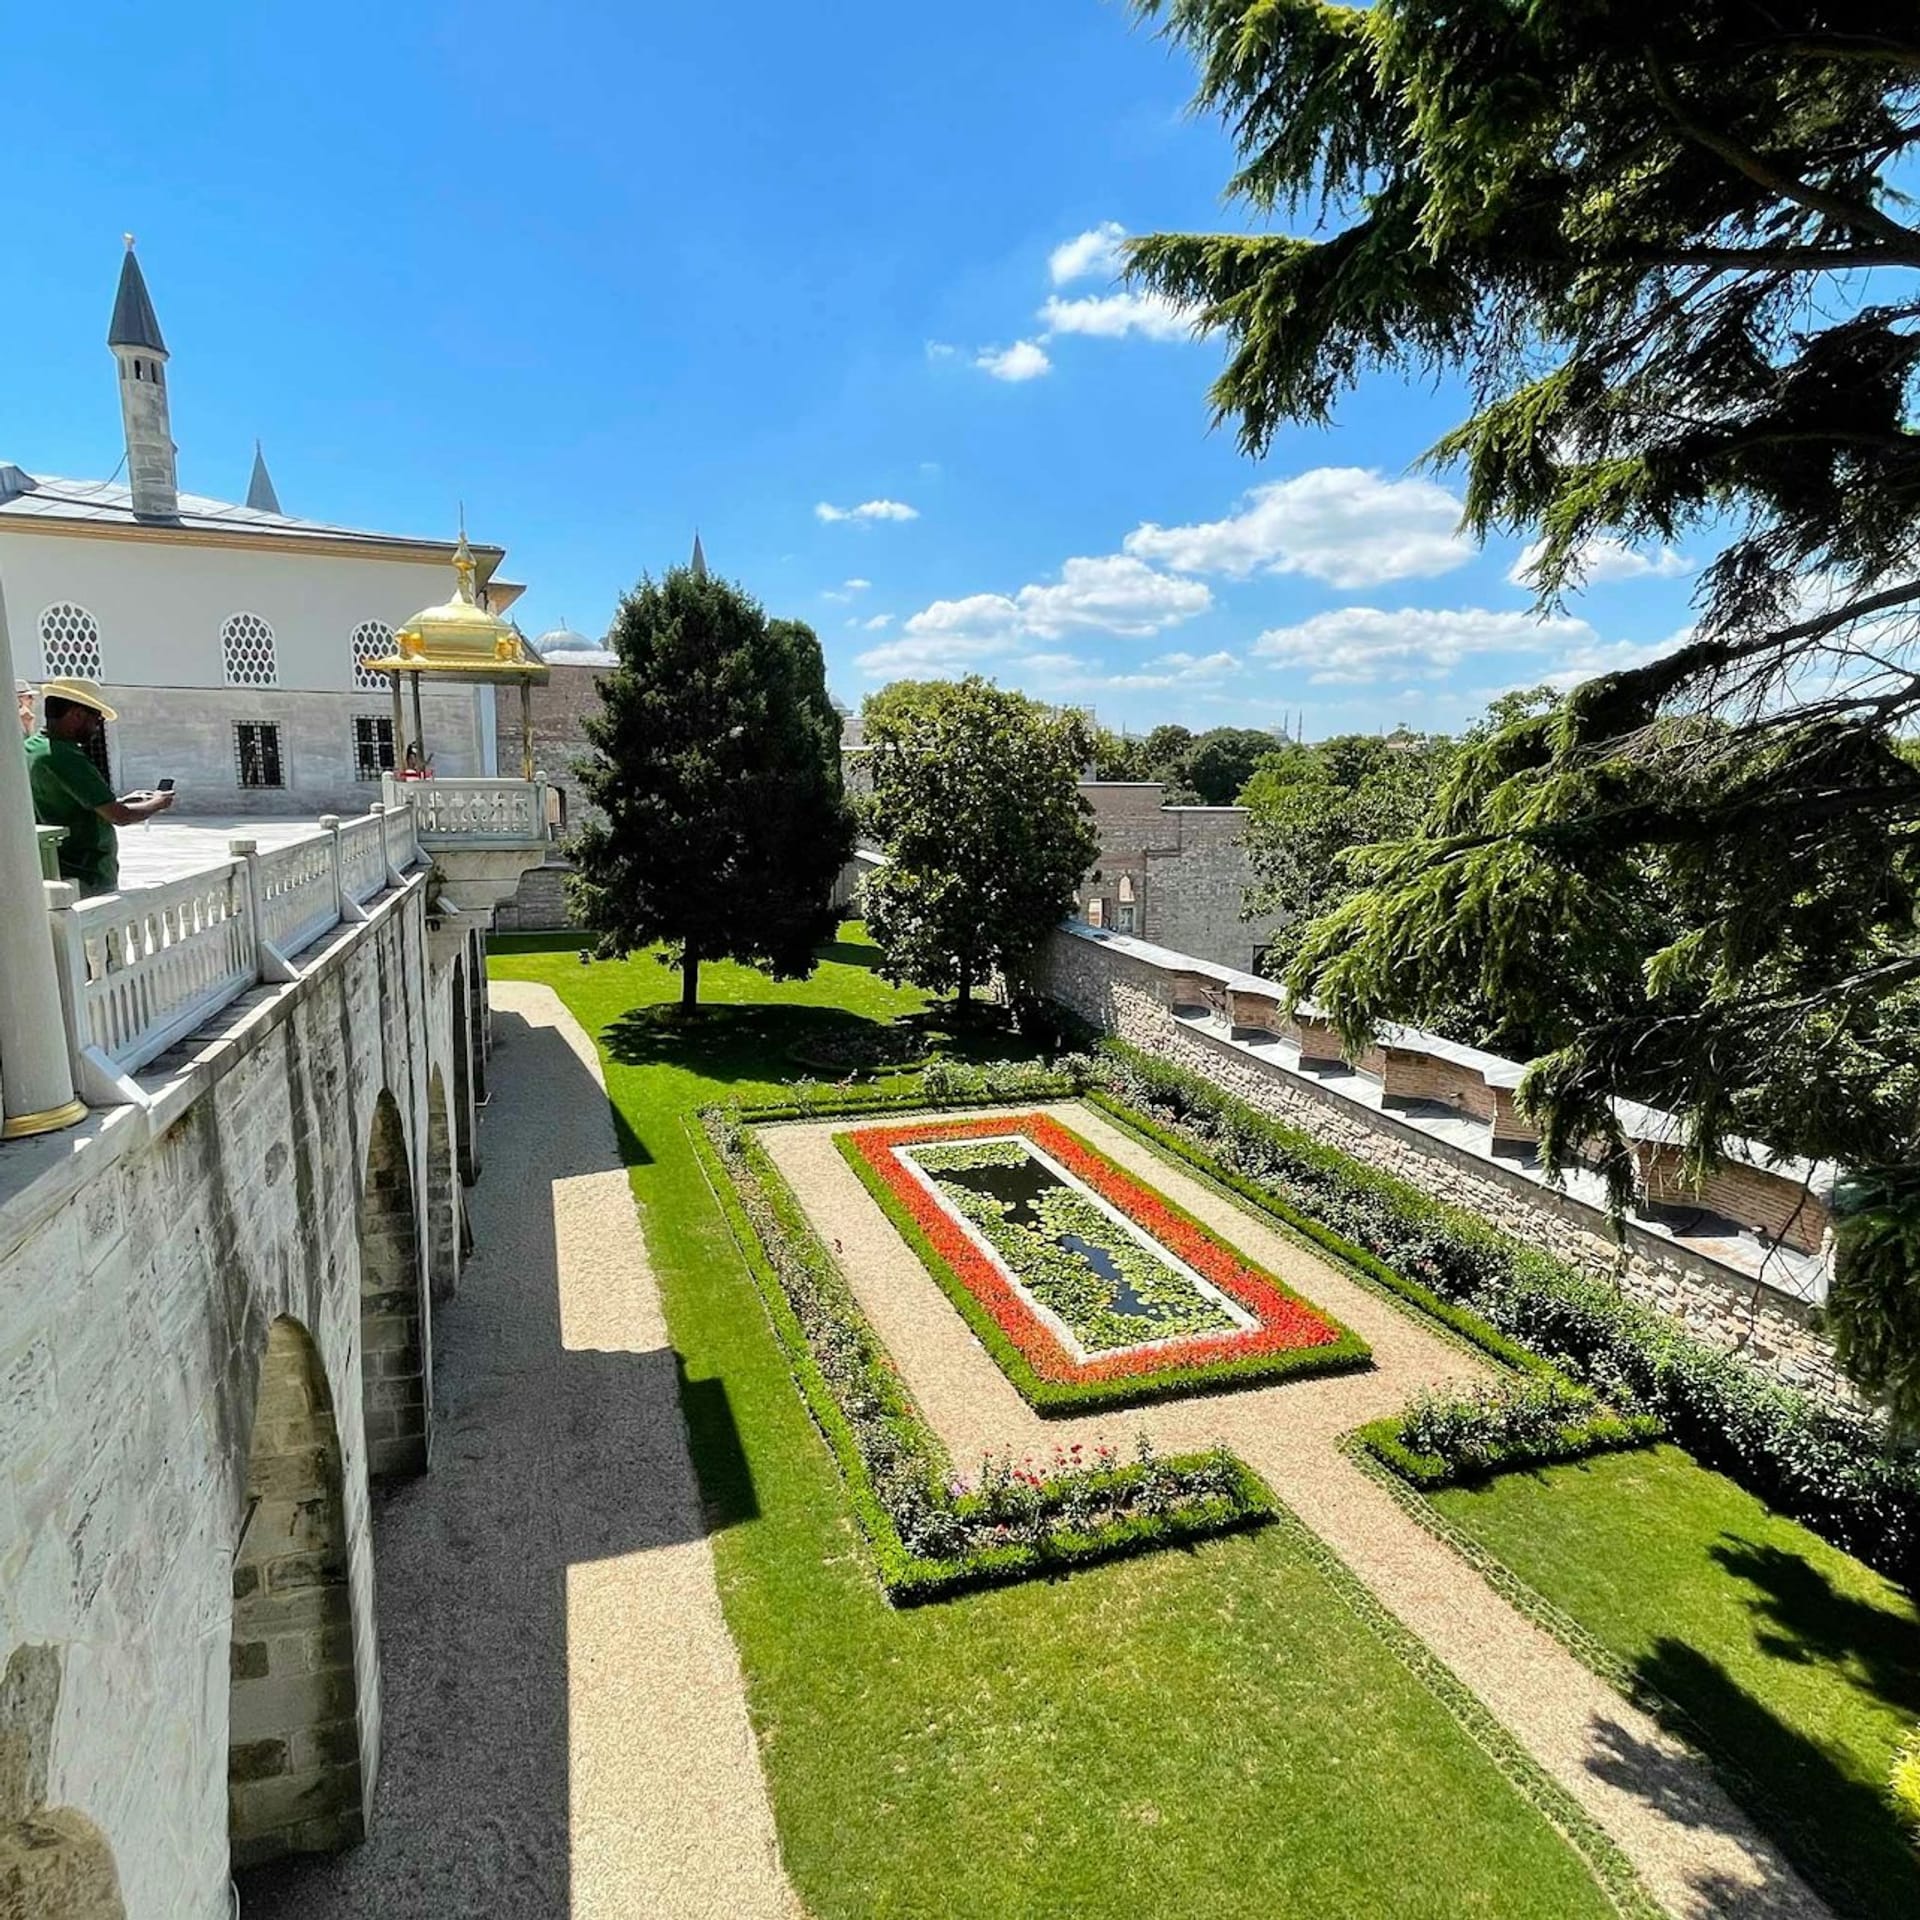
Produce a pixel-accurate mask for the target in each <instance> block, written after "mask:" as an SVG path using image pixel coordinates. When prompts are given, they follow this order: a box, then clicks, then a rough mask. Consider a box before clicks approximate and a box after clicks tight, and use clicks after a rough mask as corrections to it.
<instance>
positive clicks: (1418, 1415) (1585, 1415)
mask: <svg viewBox="0 0 1920 1920" xmlns="http://www.w3.org/2000/svg"><path fill="white" fill-rule="evenodd" d="M1660 1431H1661V1428H1660V1422H1659V1421H1658V1420H1657V1419H1655V1418H1654V1417H1653V1416H1652V1415H1651V1414H1644V1413H1642V1414H1629V1415H1627V1416H1625V1417H1622V1416H1621V1415H1619V1414H1615V1413H1612V1412H1610V1411H1609V1410H1608V1409H1607V1408H1605V1407H1604V1406H1602V1405H1601V1403H1600V1400H1599V1397H1598V1395H1596V1394H1595V1393H1594V1392H1593V1390H1592V1389H1591V1388H1590V1387H1583V1386H1580V1385H1578V1384H1577V1383H1575V1382H1572V1381H1568V1380H1566V1379H1564V1378H1562V1377H1561V1376H1559V1375H1557V1374H1533V1375H1526V1376H1522V1377H1519V1378H1515V1377H1513V1376H1511V1375H1509V1376H1507V1377H1505V1378H1502V1379H1498V1380H1490V1381H1487V1382H1485V1383H1483V1384H1481V1385H1478V1386H1474V1387H1470V1388H1467V1389H1465V1390H1463V1391H1451V1392H1442V1391H1438V1390H1429V1391H1427V1392H1424V1393H1422V1394H1420V1395H1419V1396H1418V1397H1417V1398H1416V1399H1415V1400H1414V1401H1413V1403H1412V1404H1411V1405H1410V1406H1409V1407H1407V1409H1406V1410H1405V1411H1404V1412H1403V1413H1398V1414H1395V1415H1394V1416H1393V1417H1392V1418H1391V1419H1387V1420H1380V1421H1376V1422H1375V1423H1374V1424H1373V1425H1371V1426H1369V1427H1363V1428H1362V1429H1361V1431H1360V1435H1359V1438H1360V1440H1361V1443H1362V1444H1363V1445H1364V1446H1365V1447H1366V1448H1367V1449H1368V1451H1369V1452H1371V1453H1372V1454H1373V1455H1374V1457H1375V1458H1376V1459H1379V1460H1382V1461H1384V1462H1385V1463H1386V1464H1387V1465H1388V1466H1390V1467H1392V1468H1393V1469H1394V1471H1395V1472H1396V1473H1398V1474H1400V1475H1401V1476H1402V1477H1403V1478H1404V1479H1407V1480H1410V1481H1412V1483H1413V1484H1414V1485H1415V1486H1417V1487H1420V1488H1423V1489H1432V1488H1434V1487H1443V1486H1449V1485H1451V1484H1452V1483H1453V1482H1455V1481H1458V1480H1470V1479H1475V1478H1479V1477H1482V1476H1484V1475H1487V1474H1491V1473H1498V1472H1501V1471H1503V1470H1504V1469H1506V1468H1509V1467H1522V1466H1541V1465H1544V1464H1545V1463H1546V1462H1548V1461H1551V1460H1581V1459H1585V1458H1586V1457H1587V1456H1588V1455H1589V1454H1594V1453H1601V1452H1609V1451H1612V1450H1614V1449H1617V1448H1621V1447H1637V1446H1645V1445H1647V1444H1649V1443H1650V1442H1652V1441H1654V1440H1657V1439H1658V1438H1659V1437H1660Z"/></svg>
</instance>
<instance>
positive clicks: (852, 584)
mask: <svg viewBox="0 0 1920 1920" xmlns="http://www.w3.org/2000/svg"><path fill="white" fill-rule="evenodd" d="M840 584H841V585H842V586H843V587H845V588H846V590H847V591H848V592H849V593H865V592H866V590H867V589H868V588H869V587H870V586H872V585H873V582H872V581H871V580H859V579H854V580H843V581H841V583H840Z"/></svg>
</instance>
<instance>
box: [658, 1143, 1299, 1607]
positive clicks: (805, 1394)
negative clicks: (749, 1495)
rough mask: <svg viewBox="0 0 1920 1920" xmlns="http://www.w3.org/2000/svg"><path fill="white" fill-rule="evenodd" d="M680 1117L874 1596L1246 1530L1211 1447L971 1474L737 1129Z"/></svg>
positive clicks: (1259, 1516)
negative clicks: (775, 1341)
mask: <svg viewBox="0 0 1920 1920" xmlns="http://www.w3.org/2000/svg"><path fill="white" fill-rule="evenodd" d="M755 1117H756V1116H755V1115H753V1114H751V1113H748V1114H719V1113H714V1114H709V1115H707V1116H705V1119H704V1123H703V1124H701V1125H698V1126H695V1125H689V1128H688V1132H689V1136H690V1138H691V1140H692V1143H693V1146H694V1149H695V1152H696V1154H697V1155H698V1156H699V1159H700V1161H701V1164H702V1166H703V1167H704V1168H705V1170H706V1173H707V1178H708V1181H709V1183H710V1185H711V1186H712V1188H713V1192H714V1197H715V1198H716V1200H717V1201H718V1202H719V1204H720V1207H721V1211H722V1212H723V1213H724V1215H725V1216H726V1218H727V1222H728V1225H729V1227H730V1228H731V1230H732V1232H733V1235H734V1238H735V1240H736V1242H737V1243H738V1244H739V1247H740V1250H741V1253H742V1255H743V1256H744V1257H745V1260H746V1263H747V1267H748V1270H749V1272H750V1273H751V1274H752V1276H753V1280H754V1284H755V1286H756V1288H757V1289H758V1290H759V1293H760V1296H761V1300H762V1303H763V1304H764V1306H765V1307H766V1310H767V1318H768V1320H769V1322H770V1323H771V1325H772V1327H773V1330H774V1333H775V1334H776V1336H777V1337H778V1338H779V1340H780V1343H781V1345H782V1347H783V1348H784V1349H785V1350H786V1354H787V1358H788V1363H789V1365H790V1366H791V1368H792V1370H793V1377H794V1382H795V1384H796V1385H797V1386H798V1388H799V1389H800V1394H801V1398H802V1399H803V1400H804V1401H805V1402H806V1404H807V1408H808V1411H809V1412H810V1413H811V1414H812V1415H813V1418H814V1421H815V1424H816V1425H817V1426H818V1427H819V1429H820V1432H821V1435H822V1437H823V1438H824V1439H825V1440H826V1443H827V1446H828V1449H829V1450H830V1451H831V1453H832V1454H833V1456H834V1459H835V1461H836V1462H837V1464H838V1465H839V1468H840V1471H841V1474H842V1475H843V1477H844V1478H845V1480H846V1483H847V1489H848V1492H849V1494H850V1496H851V1498H852V1504H853V1508H854V1511H855V1513H856V1514H857V1515H858V1516H859V1519H860V1523H861V1526H862V1528H863V1529H864V1530H865V1533H866V1536H867V1539H868V1542H869V1544H870V1546H871V1548H872V1550H873V1555H874V1560H875V1563H876V1567H877V1571H878V1573H879V1577H880V1583H881V1585H882V1587H883V1588H884V1589H885V1590H886V1593H887V1596H888V1598H889V1599H891V1600H893V1601H894V1602H895V1603H896V1604H899V1605H907V1604H912V1603H917V1602H920V1601H925V1600H934V1599H940V1598H943V1597H945V1596H947V1595H949V1594H952V1593H957V1592H961V1591H964V1590H965V1589H967V1588H970V1587H979V1586H986V1585H997V1584H1004V1583H1006V1582H1009V1581H1015V1580H1025V1579H1030V1578H1032V1577H1034V1576H1035V1575H1039V1574H1046V1573H1057V1572H1061V1571H1064V1570H1066V1569H1068V1568H1071V1567H1075V1566H1083V1565H1087V1564H1089V1563H1092V1562H1095V1561H1100V1560H1111V1559H1115V1558H1117V1557H1120V1556H1122V1555H1126V1554H1134V1553H1142V1552H1146V1551H1149V1550H1151V1549H1153V1548H1156V1547H1161V1546H1173V1545H1178V1544H1182V1543H1185V1542H1188V1541H1192V1540H1196V1539H1201V1538H1204V1537H1206V1536H1208V1535H1212V1534H1219V1533H1230V1532H1235V1531H1238V1530H1240V1529H1244V1528H1247V1527H1253V1526H1259V1525H1262V1524H1264V1523H1265V1522H1266V1521H1268V1520H1270V1519H1272V1518H1273V1515H1274V1506H1273V1501H1272V1496H1271V1495H1270V1494H1269V1493H1268V1491H1267V1489H1266V1487H1265V1485H1264V1484H1263V1483H1262V1481H1261V1480H1260V1478H1259V1476H1258V1475H1257V1474H1255V1473H1254V1472H1253V1471H1252V1470H1251V1469H1250V1468H1249V1467H1247V1466H1246V1465H1245V1464H1244V1463H1243V1462H1241V1461H1240V1460H1238V1459H1237V1458H1235V1456H1234V1455H1233V1454H1231V1453H1229V1452H1228V1451H1227V1450H1226V1449H1225V1448H1224V1447H1215V1448H1212V1449H1211V1450H1209V1451H1208V1452H1205V1453H1194V1454H1180V1455H1174V1456H1170V1457H1163V1456H1160V1455H1157V1454H1155V1453H1154V1452H1153V1451H1152V1450H1151V1449H1150V1448H1148V1447H1147V1446H1146V1445H1145V1444H1144V1442H1143V1443H1142V1445H1141V1447H1140V1449H1139V1452H1138V1456H1137V1457H1136V1458H1135V1459H1132V1460H1126V1461H1123V1460H1121V1459H1119V1458H1118V1457H1116V1456H1115V1455H1114V1454H1112V1453H1111V1452H1109V1451H1105V1450H1102V1451H1101V1452H1099V1453H1098V1454H1096V1455H1095V1456H1094V1457H1093V1458H1092V1459H1083V1458H1082V1454H1081V1449H1079V1448H1077V1447H1076V1448H1073V1449H1071V1450H1070V1451H1068V1452H1065V1453H1060V1452H1058V1451H1056V1456H1055V1458H1054V1459H1053V1460H1052V1461H1051V1462H1050V1463H1044V1464H1043V1465H1037V1464H1036V1463H1033V1462H1030V1461H1021V1462H1015V1461H1011V1460H1005V1459H989V1460H986V1461H984V1462H983V1463H982V1464H981V1468H980V1470H979V1472H978V1473H977V1474H976V1475H974V1476H972V1477H971V1478H970V1479H968V1478H961V1477H957V1476H956V1475H955V1473H954V1470H953V1463H952V1462H951V1461H950V1460H949V1459H948V1458H947V1456H946V1452H945V1450H944V1449H943V1448H942V1446H941V1445H940V1442H939V1441H938V1439H937V1438H936V1437H935V1436H934V1434H933V1432H932V1430H931V1429H930V1428H929V1427H928V1426H927V1425H926V1423H925V1421H924V1420H923V1419H922V1418H921V1415H920V1412H919V1409H918V1408H917V1407H916V1406H915V1405H914V1403H913V1399H912V1396H911V1395H910V1394H909V1393H908V1391H907V1388H906V1385H905V1383H904V1382H903V1381H902V1379H901V1378H900V1375H899V1373H898V1371H897V1370H896V1369H895V1367H894V1365H893V1362H892V1360H891V1359H890V1358H889V1357H888V1355H887V1352H886V1349H885V1348H884V1347H883V1346H882V1345H881V1343H880V1340H879V1337H878V1336H877V1335H876V1334H875V1333H874V1331H873V1328H872V1326H871V1324H870V1323H869V1322H868V1320H867V1318H866V1316H865V1314H863V1313H862V1312H861V1310H860V1307H859V1304H858V1302H857V1301H856V1300H855V1299H854V1297H853V1292H852V1289H851V1288H850V1287H849V1286H848V1285H847V1281H846V1276H845V1275H844V1274H843V1273H842V1272H841V1271H840V1268H839V1265H838V1263H837V1262H836V1261H835V1259H834V1257H833V1255H832V1254H831V1253H830V1252H829V1251H828V1249H827V1248H826V1246H825V1244H824V1243H823V1242H822V1241H821V1239H820V1236H819V1235H818V1234H817V1233H816V1232H814V1230H813V1228H812V1226H811V1224H810V1223H809V1222H808V1220H807V1218H806V1215H805V1213H804V1212H803V1211H802V1209H801V1207H800V1205H799V1203H798V1201H797V1200H796V1199H795V1198H794V1196H793V1193H792V1192H791V1190H790V1189H789V1188H788V1187H787V1185H786V1183H785V1182H784V1181H783V1180H782V1179H781V1177H780V1175H779V1172H778V1171H777V1170H776V1169H775V1167H774V1165H773V1162H772V1160H771V1158H770V1157H769V1156H768V1154H767V1152H766V1150H765V1148H764V1147H762V1146H761V1145H760V1144H759V1142H758V1141H757V1140H756V1139H755V1138H754V1137H753V1135H752V1133H751V1132H750V1131H749V1130H748V1127H747V1125H745V1124H743V1123H745V1122H750V1121H751V1120H752V1119H754V1118H755Z"/></svg>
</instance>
